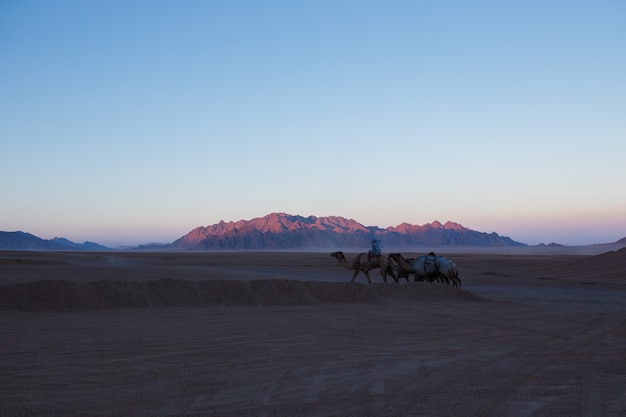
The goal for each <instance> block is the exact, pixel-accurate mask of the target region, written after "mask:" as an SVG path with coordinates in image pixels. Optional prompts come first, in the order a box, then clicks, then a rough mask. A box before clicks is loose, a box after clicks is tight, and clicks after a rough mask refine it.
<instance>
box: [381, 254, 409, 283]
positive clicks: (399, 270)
mask: <svg viewBox="0 0 626 417" xmlns="http://www.w3.org/2000/svg"><path fill="white" fill-rule="evenodd" d="M387 259H388V260H389V264H390V265H393V258H392V257H391V256H389V257H388V258H387ZM406 261H407V262H408V263H410V264H411V263H413V261H415V258H408V259H407V260H406ZM394 266H395V265H394ZM411 274H415V271H409V270H408V269H405V268H403V267H402V265H400V264H397V267H396V276H397V277H398V278H397V279H396V282H397V281H399V280H400V278H404V279H406V282H409V275H411Z"/></svg>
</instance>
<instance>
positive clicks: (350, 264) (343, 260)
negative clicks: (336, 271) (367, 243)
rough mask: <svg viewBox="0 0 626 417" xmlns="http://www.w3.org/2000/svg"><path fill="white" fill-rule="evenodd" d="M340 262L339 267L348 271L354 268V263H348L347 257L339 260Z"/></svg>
mask: <svg viewBox="0 0 626 417" xmlns="http://www.w3.org/2000/svg"><path fill="white" fill-rule="evenodd" d="M338 261H339V265H341V266H343V267H344V268H347V269H351V268H352V263H351V262H348V260H347V259H346V257H345V256H342V257H340V258H338Z"/></svg>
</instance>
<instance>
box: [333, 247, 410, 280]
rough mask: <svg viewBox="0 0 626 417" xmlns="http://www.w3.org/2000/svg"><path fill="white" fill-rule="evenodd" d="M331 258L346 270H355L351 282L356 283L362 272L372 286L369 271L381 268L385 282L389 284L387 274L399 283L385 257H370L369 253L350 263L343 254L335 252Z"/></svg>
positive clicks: (362, 254) (357, 257)
mask: <svg viewBox="0 0 626 417" xmlns="http://www.w3.org/2000/svg"><path fill="white" fill-rule="evenodd" d="M330 256H332V257H333V258H337V260H338V261H339V264H340V265H341V266H343V267H344V268H346V269H353V270H354V274H352V280H350V282H354V279H355V278H356V276H357V275H358V274H359V272H361V271H362V272H363V274H365V277H366V278H367V282H368V283H369V284H371V283H372V280H371V279H370V274H369V271H370V270H371V269H375V268H380V274H381V275H382V277H383V280H384V281H385V282H387V274H389V275H391V276H392V278H393V279H394V280H395V281H396V282H398V279H397V278H396V275H395V274H394V272H393V269H392V268H391V264H390V263H389V260H388V259H387V257H385V256H383V255H377V256H371V257H368V254H367V253H359V254H358V255H357V256H356V257H355V258H354V259H353V260H352V261H348V260H347V259H346V257H345V255H344V254H343V252H333V253H331V254H330Z"/></svg>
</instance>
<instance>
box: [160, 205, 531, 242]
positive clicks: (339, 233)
mask: <svg viewBox="0 0 626 417" xmlns="http://www.w3.org/2000/svg"><path fill="white" fill-rule="evenodd" d="M374 237H375V238H377V239H380V240H382V241H383V242H384V246H387V247H401V246H421V245H424V246H526V245H524V244H523V243H520V242H516V241H514V240H512V239H511V238H509V237H506V236H500V235H498V234H497V233H483V232H478V231H475V230H471V229H468V228H466V227H464V226H462V225H460V224H458V223H454V222H446V223H445V224H442V223H440V222H438V221H434V222H432V223H428V224H425V225H422V226H419V225H412V224H408V223H402V224H400V225H398V226H395V227H387V228H385V229H383V228H380V227H377V226H365V225H363V224H361V223H359V222H357V221H356V220H353V219H346V218H344V217H339V216H327V217H316V216H308V217H303V216H299V215H291V214H287V213H271V214H268V215H266V216H264V217H259V218H255V219H252V220H240V221H238V222H224V221H221V222H219V223H216V224H214V225H210V226H206V227H203V226H201V227H197V228H195V229H193V230H192V231H190V232H189V233H187V234H186V235H184V236H183V237H181V238H180V239H178V240H176V241H174V242H173V243H171V244H170V245H166V246H167V247H168V248H172V249H190V250H264V249H266V250H280V249H315V248H320V249H321V248H366V247H368V246H369V242H370V241H371V239H372V238H374Z"/></svg>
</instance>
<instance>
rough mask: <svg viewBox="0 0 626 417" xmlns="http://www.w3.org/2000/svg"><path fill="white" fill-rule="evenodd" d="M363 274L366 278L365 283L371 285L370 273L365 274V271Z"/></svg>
mask: <svg viewBox="0 0 626 417" xmlns="http://www.w3.org/2000/svg"><path fill="white" fill-rule="evenodd" d="M363 273H364V274H365V276H366V277H367V283H368V284H371V283H372V280H371V279H370V273H369V272H367V271H363Z"/></svg>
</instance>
